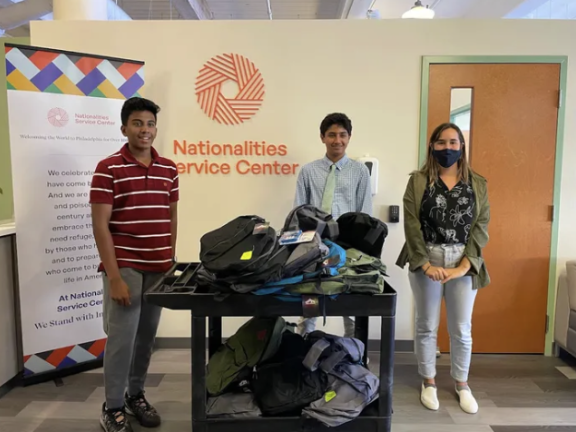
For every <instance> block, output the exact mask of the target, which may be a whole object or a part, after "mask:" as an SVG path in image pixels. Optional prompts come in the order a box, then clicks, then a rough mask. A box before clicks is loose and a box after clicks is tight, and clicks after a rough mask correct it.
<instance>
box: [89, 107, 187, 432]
mask: <svg viewBox="0 0 576 432" xmlns="http://www.w3.org/2000/svg"><path fill="white" fill-rule="evenodd" d="M159 111H160V108H159V107H158V106H157V105H156V104H155V103H154V102H152V101H150V100H147V99H143V98H132V99H128V100H127V101H126V102H125V103H124V106H123V107H122V112H121V119H122V133H123V135H124V136H125V137H126V138H127V140H128V143H127V144H125V145H124V146H123V147H122V148H121V149H120V150H119V151H118V152H117V153H115V154H113V155H111V156H109V157H107V158H106V159H104V160H102V161H100V163H98V166H97V167H96V171H95V173H94V177H93V179H92V185H91V190H90V203H91V205H92V221H93V226H94V236H95V238H96V245H97V246H98V251H99V253H100V259H101V261H102V262H101V264H100V271H102V272H103V275H102V279H103V282H104V298H103V301H104V302H103V315H104V317H103V320H104V331H105V332H106V334H107V336H108V340H107V343H106V351H105V354H104V386H105V393H106V402H105V403H104V405H103V407H102V414H101V418H100V424H101V425H102V428H103V429H104V430H105V431H107V432H131V431H132V428H131V426H130V423H129V421H128V419H127V417H126V413H128V414H130V415H133V416H134V417H135V418H136V420H137V421H138V422H139V423H140V424H141V425H142V426H145V427H156V426H158V425H159V424H160V416H159V415H158V413H157V412H156V410H155V409H154V407H152V406H151V405H150V404H149V403H148V401H147V400H146V398H145V397H144V382H145V379H146V374H147V371H148V366H149V364H150V357H151V355H152V349H153V346H154V340H155V337H156V330H157V328H158V323H159V321H160V313H161V308H160V307H158V306H155V305H152V304H149V303H146V302H145V300H144V293H145V292H146V291H147V290H149V289H150V288H151V287H152V286H153V285H154V284H155V283H156V282H157V281H158V280H159V279H160V278H162V276H163V274H164V273H165V272H166V271H167V270H168V269H169V268H170V267H171V265H172V263H173V261H174V250H175V246H176V232H177V202H178V198H179V194H178V171H177V170H176V165H175V164H174V162H172V161H171V160H169V159H166V158H163V157H161V156H160V155H159V154H158V152H157V151H156V150H155V149H154V148H153V147H152V144H153V142H154V139H155V138H156V132H157V129H156V121H157V115H158V112H159ZM126 387H127V392H126Z"/></svg>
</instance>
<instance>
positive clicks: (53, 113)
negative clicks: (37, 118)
mask: <svg viewBox="0 0 576 432" xmlns="http://www.w3.org/2000/svg"><path fill="white" fill-rule="evenodd" d="M68 120H69V118H68V113H67V112H66V111H64V110H63V109H62V108H52V109H51V110H50V111H48V121H49V122H50V124H51V125H52V126H56V127H63V126H66V125H67V124H68Z"/></svg>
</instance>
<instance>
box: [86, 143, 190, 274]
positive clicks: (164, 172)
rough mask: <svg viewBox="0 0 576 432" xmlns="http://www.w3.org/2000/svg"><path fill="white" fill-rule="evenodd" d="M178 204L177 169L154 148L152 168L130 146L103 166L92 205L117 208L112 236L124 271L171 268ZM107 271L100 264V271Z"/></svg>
mask: <svg viewBox="0 0 576 432" xmlns="http://www.w3.org/2000/svg"><path fill="white" fill-rule="evenodd" d="M178 198H179V193H178V171H177V170H176V164H175V163H174V162H172V161H171V160H170V159H166V158H163V157H161V156H160V155H158V152H157V151H156V150H155V149H154V148H152V163H151V164H150V166H149V167H147V166H145V165H143V164H142V163H140V162H138V161H137V160H136V158H134V156H133V155H132V153H130V150H129V149H128V144H125V145H124V147H122V148H121V149H120V151H119V152H118V153H116V154H113V155H112V156H109V157H108V158H106V159H104V160H102V161H100V162H99V163H98V166H97V167H96V171H95V173H94V177H93V178H92V185H91V188H90V203H91V204H98V203H100V204H112V216H111V218H110V232H111V233H112V239H113V242H114V247H115V250H116V259H117V261H118V266H119V267H132V268H135V269H138V270H142V271H149V272H165V271H167V270H168V269H169V268H170V266H171V265H172V256H173V253H172V246H171V237H172V236H171V231H170V203H174V202H176V201H178ZM103 268H104V267H103V265H102V264H100V268H99V271H102V270H103Z"/></svg>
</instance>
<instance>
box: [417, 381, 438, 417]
mask: <svg viewBox="0 0 576 432" xmlns="http://www.w3.org/2000/svg"><path fill="white" fill-rule="evenodd" d="M437 392H438V390H437V389H436V386H435V385H428V386H426V385H425V384H424V383H422V391H421V393H420V402H422V405H424V406H425V407H426V408H428V409H429V410H432V411H438V408H440V402H438V394H437Z"/></svg>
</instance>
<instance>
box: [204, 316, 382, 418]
mask: <svg viewBox="0 0 576 432" xmlns="http://www.w3.org/2000/svg"><path fill="white" fill-rule="evenodd" d="M364 350H365V346H364V344H363V343H362V342H361V341H360V340H358V339H355V338H344V337H338V336H333V335H330V334H326V333H324V332H322V331H314V332H312V333H309V334H308V335H306V336H305V337H303V336H300V335H299V334H298V333H296V332H294V325H291V324H287V323H286V321H285V320H284V319H283V318H282V317H276V318H257V317H255V318H252V319H250V320H249V321H248V322H246V323H245V324H244V325H243V326H242V327H240V329H238V331H237V332H236V333H235V334H234V335H233V336H231V337H230V338H229V339H228V340H227V341H226V342H224V343H223V344H222V345H221V346H220V347H219V348H218V349H217V351H216V352H215V353H214V354H213V355H212V356H211V357H210V359H209V362H208V367H207V375H206V388H207V392H208V399H207V416H208V417H211V418H238V417H271V416H272V417H273V416H283V417H284V416H299V417H300V418H301V419H302V421H303V426H304V427H306V426H313V427H316V426H317V425H322V426H326V427H336V426H340V425H342V424H344V423H347V422H349V421H351V420H354V419H355V418H357V417H358V416H359V415H360V414H361V413H362V411H363V410H364V409H365V408H366V407H367V406H368V405H370V404H371V403H372V402H374V401H375V400H376V399H377V398H378V389H379V386H380V381H379V379H378V377H377V376H376V375H374V374H373V373H372V372H370V371H369V370H368V369H367V368H366V367H365V366H364V365H363V364H362V358H363V355H364Z"/></svg>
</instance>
